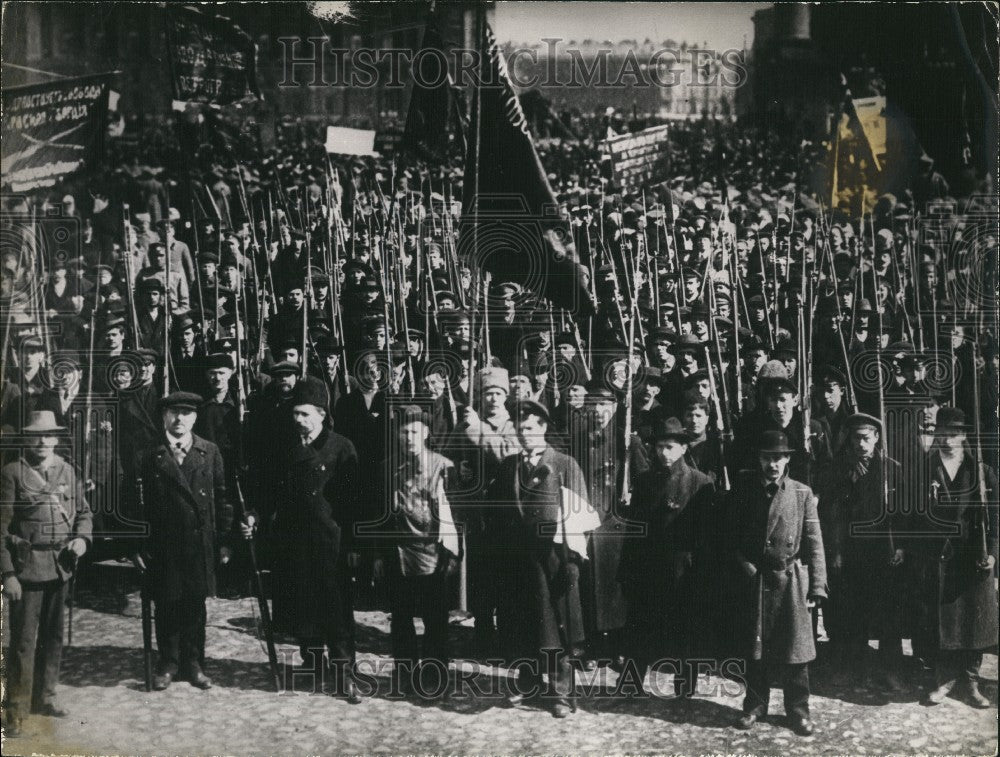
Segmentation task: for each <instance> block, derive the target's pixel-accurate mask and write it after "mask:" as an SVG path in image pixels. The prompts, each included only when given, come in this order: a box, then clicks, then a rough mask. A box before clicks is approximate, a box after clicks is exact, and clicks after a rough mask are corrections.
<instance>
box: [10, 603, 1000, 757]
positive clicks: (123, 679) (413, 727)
mask: <svg viewBox="0 0 1000 757" xmlns="http://www.w3.org/2000/svg"><path fill="white" fill-rule="evenodd" d="M130 600H131V601H130V602H129V605H128V607H127V608H126V610H125V612H124V613H123V614H118V613H115V612H111V611H110V608H104V607H98V606H95V602H93V601H89V598H88V597H81V601H80V604H81V605H83V606H82V607H81V606H78V608H77V610H76V613H75V619H74V631H73V645H72V647H69V648H67V649H66V650H65V656H64V663H63V673H62V685H61V687H60V692H59V700H60V704H61V706H63V707H64V708H65V709H67V710H68V711H69V712H70V713H71V714H70V716H69V717H67V718H66V719H62V720H53V719H46V718H37V717H35V718H31V719H29V720H28V721H26V724H25V730H24V734H23V736H22V737H21V738H19V739H17V740H9V741H7V742H6V743H5V744H4V751H5V753H6V754H20V755H27V754H230V755H249V754H289V755H305V754H317V755H319V754H331V755H332V754H372V753H383V754H384V753H392V754H429V753H434V754H543V753H562V754H566V753H572V754H624V753H632V754H634V753H660V754H664V753H667V754H685V755H701V754H770V755H779V754H782V755H783V754H831V755H840V754H855V755H857V754H872V755H874V754H889V753H893V754H943V753H944V754H976V755H980V754H995V753H996V739H997V710H996V697H997V686H996V679H997V658H996V656H995V655H987V658H986V663H985V664H984V667H983V677H984V679H985V680H984V686H983V689H984V691H985V693H987V694H988V696H990V698H991V700H992V701H993V705H994V706H993V707H992V708H991V709H989V710H984V711H979V710H974V709H972V708H971V707H969V706H968V705H966V704H964V703H962V702H960V701H957V700H954V699H949V700H948V701H947V702H946V703H944V704H943V705H941V706H939V707H936V708H927V707H923V706H921V705H919V704H918V703H917V701H916V700H917V699H918V698H919V692H918V691H917V690H916V689H911V690H910V691H908V692H907V693H905V694H903V695H902V696H900V697H898V698H897V699H896V700H895V701H887V700H885V699H880V698H877V697H873V696H871V695H868V694H866V693H864V692H861V691H857V690H852V689H835V688H831V687H830V686H829V685H828V684H827V683H826V676H824V675H823V672H822V671H821V670H820V671H817V672H816V673H815V674H814V676H813V681H814V683H813V690H814V696H813V698H812V709H813V719H814V721H815V722H816V725H817V733H816V735H815V736H813V737H810V738H806V739H802V738H799V737H797V736H795V735H794V734H792V733H791V732H790V731H789V730H788V729H787V728H785V727H784V726H783V725H782V724H781V722H780V721H781V719H780V717H776V718H774V719H773V721H772V722H768V723H766V724H763V725H761V726H759V727H758V728H757V729H756V730H755V731H753V732H752V733H750V734H747V733H744V732H741V731H738V730H736V729H734V728H733V727H732V726H731V722H732V720H733V719H734V717H735V716H736V715H737V708H738V707H739V704H740V701H741V699H740V696H741V692H739V691H738V690H735V688H736V687H735V684H732V683H726V684H725V686H726V687H727V688H723V682H722V681H721V679H715V678H709V679H704V678H703V679H702V680H701V682H700V683H699V692H698V696H697V698H695V699H694V700H693V701H690V702H682V701H674V700H673V699H672V687H671V686H670V685H669V678H668V677H667V676H660V677H659V678H658V679H657V681H656V683H657V684H658V688H659V689H660V690H661V691H664V692H671V697H667V696H666V695H664V696H663V697H648V698H642V699H625V698H622V697H618V698H603V699H597V698H589V699H584V700H581V702H580V711H579V712H578V713H577V714H576V715H575V716H571V717H570V718H569V719H567V720H555V719H553V718H552V717H551V715H550V714H549V713H548V712H547V711H544V710H541V709H537V708H534V707H527V706H524V707H521V706H518V707H510V706H508V705H507V704H506V703H505V702H504V700H503V698H502V697H501V696H496V697H493V698H491V699H483V698H478V697H472V696H469V695H468V689H469V688H470V687H471V686H479V687H480V688H484V689H485V688H487V687H489V685H490V679H489V678H488V677H487V676H486V674H485V673H483V674H480V675H479V676H478V677H476V678H475V680H474V681H473V682H472V683H471V684H466V685H465V686H464V689H463V694H460V695H458V696H453V697H451V698H449V699H448V700H446V701H443V702H442V701H436V702H425V701H419V700H415V699H405V700H398V699H392V698H390V693H389V681H388V677H387V676H388V669H389V668H388V659H389V657H388V655H389V637H388V617H387V615H386V614H385V613H381V612H359V613H358V614H357V621H358V648H359V660H363V661H365V662H367V663H368V664H369V665H371V666H373V668H372V669H379V668H380V669H381V673H382V677H381V678H380V679H379V684H380V685H379V692H378V694H377V695H376V696H374V697H372V698H369V699H366V700H365V701H364V703H363V704H361V705H359V706H351V705H349V704H348V703H346V702H345V701H343V700H340V699H336V698H334V697H332V696H328V695H319V694H311V693H308V692H300V691H296V692H287V693H282V694H280V695H276V694H275V693H274V692H273V691H272V689H271V685H270V681H269V676H268V671H267V664H266V660H267V657H266V653H265V651H264V648H263V645H262V644H261V643H260V641H258V639H257V636H256V631H255V626H256V622H255V617H254V613H255V611H256V605H255V604H254V602H253V600H251V599H242V600H223V599H213V600H210V603H209V626H208V647H207V656H208V662H207V667H206V671H207V673H208V674H209V675H210V676H211V677H212V679H213V680H214V682H215V686H214V688H212V689H211V690H209V691H206V692H202V691H198V690H195V689H194V688H192V687H191V686H190V685H189V684H187V683H183V682H177V683H174V684H173V685H172V686H171V687H170V688H169V689H168V690H167V691H165V692H162V693H147V692H146V691H145V690H144V689H143V684H142V646H141V644H142V635H141V624H140V619H139V602H138V596H137V595H132V596H131V598H130ZM452 635H453V643H454V645H455V649H456V651H457V652H459V653H460V654H461V653H465V652H466V647H467V646H468V644H469V641H470V638H471V629H470V628H467V627H466V625H464V624H455V625H453V626H452ZM279 656H281V657H283V659H284V660H285V661H286V662H287V663H288V665H289V666H290V665H292V664H294V663H297V662H298V660H297V652H296V650H295V647H294V646H292V645H291V644H288V643H282V644H280V646H279ZM458 664H459V665H462V666H463V668H464V669H470V667H469V666H470V665H471V663H469V662H459V663H458ZM501 673H502V672H501ZM599 675H601V676H602V677H603V678H602V679H601V681H599V682H601V683H604V684H606V685H607V687H608V688H611V689H613V688H614V685H615V681H616V679H617V676H616V675H615V674H614V673H611V672H607V671H601V672H600V674H599ZM286 680H288V681H289V683H291V678H290V676H288V675H286ZM592 682H593V680H592V676H591V675H586V676H583V677H582V683H583V684H588V683H592ZM297 688H298V687H297ZM498 688H501V689H503V690H506V689H505V688H504V687H502V686H501V687H498V686H497V685H496V682H493V689H494V690H497V689H498ZM648 688H649V685H648V683H647V689H648ZM780 700H781V695H780V691H775V692H774V696H773V699H772V710H773V714H774V715H778V716H780V715H781V704H780Z"/></svg>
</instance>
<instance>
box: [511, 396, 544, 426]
mask: <svg viewBox="0 0 1000 757" xmlns="http://www.w3.org/2000/svg"><path fill="white" fill-rule="evenodd" d="M529 415H536V416H538V417H539V418H541V419H542V420H543V421H544V422H545V423H546V424H548V423H549V422H550V421H549V411H548V410H547V409H546V408H545V405H543V404H542V403H540V402H535V400H521V401H520V402H518V403H517V404H515V405H514V418H515V419H517V420H518V421H520V420H521V419H522V418H526V417H528V416H529Z"/></svg>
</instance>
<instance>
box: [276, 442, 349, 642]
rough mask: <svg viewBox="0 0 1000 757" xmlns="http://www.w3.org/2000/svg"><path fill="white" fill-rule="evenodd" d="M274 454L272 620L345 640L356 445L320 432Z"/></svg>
mask: <svg viewBox="0 0 1000 757" xmlns="http://www.w3.org/2000/svg"><path fill="white" fill-rule="evenodd" d="M279 459H281V460H282V461H283V468H282V470H281V471H280V472H279V477H280V478H279V485H278V487H277V490H278V499H277V502H276V503H275V512H274V520H273V522H272V524H271V533H272V534H273V537H272V538H273V547H274V550H273V558H274V565H273V568H274V581H275V584H274V615H275V623H276V624H277V625H278V626H280V627H281V628H283V629H285V630H288V631H290V632H291V633H292V634H293V635H294V636H296V637H297V638H299V639H303V640H314V639H324V640H325V639H327V638H329V637H330V636H331V635H334V636H341V637H343V638H350V637H351V636H352V629H353V608H352V606H351V595H350V571H349V570H348V567H347V553H348V552H349V551H351V549H352V541H353V536H354V524H355V521H356V520H357V518H356V507H357V504H358V502H357V491H358V489H357V480H358V457H357V454H356V453H355V451H354V445H353V444H351V442H350V441H349V440H348V439H346V438H345V437H343V436H341V435H340V434H337V433H335V432H334V431H331V430H329V429H326V430H324V431H322V432H321V433H320V435H319V436H317V437H316V439H315V440H314V441H313V442H312V444H310V445H308V446H306V445H302V444H299V445H297V446H294V447H292V448H291V449H289V450H287V454H286V455H284V456H283V457H281V458H279Z"/></svg>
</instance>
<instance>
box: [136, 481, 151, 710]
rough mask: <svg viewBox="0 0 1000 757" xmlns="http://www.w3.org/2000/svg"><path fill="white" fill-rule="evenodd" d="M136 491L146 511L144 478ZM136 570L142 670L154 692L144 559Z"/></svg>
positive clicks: (147, 583) (148, 588)
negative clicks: (140, 608)
mask: <svg viewBox="0 0 1000 757" xmlns="http://www.w3.org/2000/svg"><path fill="white" fill-rule="evenodd" d="M135 484H136V491H137V493H138V497H139V502H138V504H139V512H140V513H144V512H145V510H146V507H145V499H144V497H143V493H142V492H143V489H142V477H141V476H137V477H136V479H135ZM135 563H136V568H138V569H139V581H140V584H141V585H140V587H139V598H140V600H141V603H142V670H143V675H144V677H145V683H146V691H152V690H153V603H152V599H151V598H150V596H149V595H150V586H149V572H148V571H147V569H146V566H145V565H144V564H143V562H142V559H141V558H140V559H137V560H136V561H135Z"/></svg>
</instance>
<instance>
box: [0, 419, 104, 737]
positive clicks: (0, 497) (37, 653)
mask: <svg viewBox="0 0 1000 757" xmlns="http://www.w3.org/2000/svg"><path fill="white" fill-rule="evenodd" d="M27 421H28V422H27V424H26V425H25V426H24V427H23V428H22V433H24V434H25V435H26V436H27V437H28V441H27V444H26V445H25V449H24V452H23V453H22V455H21V456H20V457H19V458H18V459H17V460H14V461H12V462H10V463H8V464H7V465H5V466H4V467H3V475H2V484H0V571H2V572H3V594H4V600H5V602H6V604H7V605H8V606H9V608H10V651H9V652H8V657H7V664H8V666H9V667H8V669H7V680H6V683H7V686H6V687H5V688H6V690H7V691H6V694H7V702H6V705H7V707H6V712H5V713H4V731H5V733H6V735H7V736H8V737H11V736H17V735H18V734H19V733H20V730H21V723H22V720H23V718H24V716H25V715H27V714H28V709H29V708H30V710H31V712H33V713H37V714H41V715H47V716H50V717H63V716H64V715H65V714H66V713H65V712H64V711H63V710H62V709H60V708H59V707H58V706H57V705H56V703H55V695H56V684H57V683H58V682H59V666H60V662H61V659H62V644H63V617H64V607H65V605H66V597H67V594H68V587H69V579H70V578H71V577H72V575H73V572H74V570H75V568H76V562H77V560H78V559H79V558H80V557H81V556H82V555H83V554H84V552H86V551H87V547H88V546H89V545H90V541H91V513H90V507H89V506H88V504H87V500H86V499H85V497H84V492H83V483H82V482H81V481H80V479H79V478H78V477H77V475H76V473H75V472H74V469H73V466H72V465H70V464H69V463H68V462H67V461H66V460H64V459H63V458H62V457H60V456H59V455H58V454H56V452H55V449H56V446H57V444H58V443H59V442H60V437H62V436H63V435H65V434H66V433H67V431H68V429H66V428H65V427H61V426H58V425H57V424H56V421H55V416H54V414H53V413H52V411H49V410H41V411H35V412H32V413H30V414H29V415H28V419H27Z"/></svg>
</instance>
